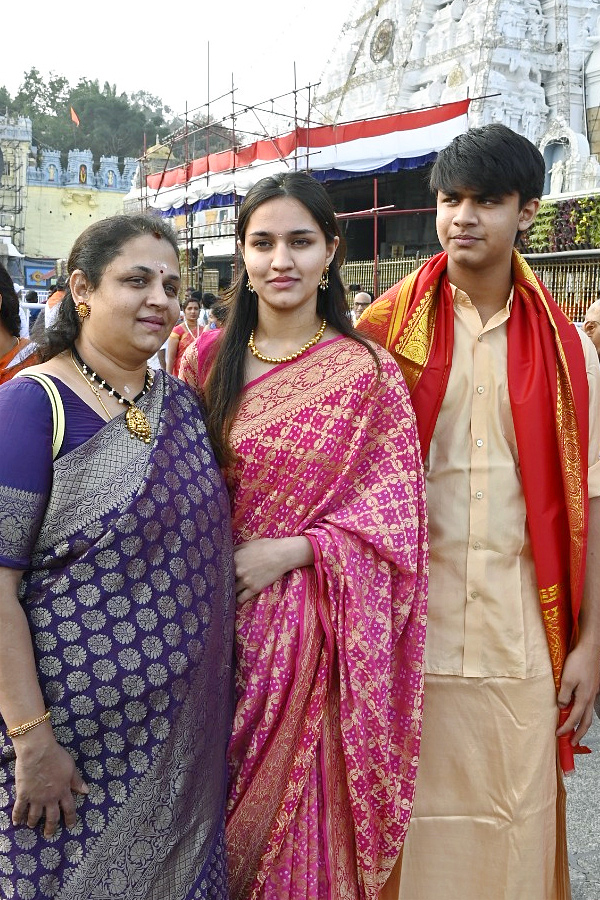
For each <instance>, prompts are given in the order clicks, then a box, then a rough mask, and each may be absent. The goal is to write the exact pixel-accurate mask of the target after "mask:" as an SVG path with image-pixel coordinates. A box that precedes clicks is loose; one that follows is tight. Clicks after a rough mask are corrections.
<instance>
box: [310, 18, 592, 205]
mask: <svg viewBox="0 0 600 900" xmlns="http://www.w3.org/2000/svg"><path fill="white" fill-rule="evenodd" d="M599 16H600V2H599V0H487V2H486V3H483V2H482V0H356V2H355V3H354V5H353V6H352V7H351V10H350V13H349V15H348V18H347V21H346V24H345V25H344V26H343V28H342V31H341V34H340V36H339V38H338V39H337V40H336V41H334V42H333V45H334V47H335V50H334V52H333V54H332V56H331V58H330V59H329V61H328V63H327V65H326V67H325V69H324V71H323V74H322V76H321V84H320V87H319V89H318V94H317V96H316V98H315V103H314V107H313V114H312V117H313V120H314V119H316V118H318V117H320V118H321V119H322V121H324V122H331V123H335V122H342V121H349V120H352V119H359V118H362V117H371V116H377V115H386V114H389V113H392V112H400V111H402V110H406V109H420V108H424V107H428V106H435V105H437V104H439V103H447V102H450V101H453V100H462V99H464V98H465V97H471V98H473V102H472V104H471V107H470V112H469V124H470V125H471V126H478V125H484V124H487V123H489V122H503V123H504V124H505V125H508V126H509V127H510V128H513V129H514V130H515V131H518V132H520V133H521V134H524V135H526V136H527V137H528V138H529V139H530V140H532V141H533V142H534V143H536V144H537V145H538V146H539V147H540V149H541V150H542V152H543V153H544V157H545V159H546V165H547V170H548V180H547V185H546V190H547V192H549V193H552V194H557V193H562V192H565V191H569V192H573V191H578V190H582V189H593V188H595V187H597V186H599V185H600V178H598V177H597V176H596V174H595V172H596V169H597V168H600V167H598V164H597V161H596V160H595V158H594V157H593V156H592V157H591V158H590V144H589V139H588V138H589V137H591V135H589V134H588V127H590V129H591V125H592V124H594V123H595V122H596V120H598V128H596V129H594V147H593V150H595V151H597V150H598V149H600V35H599V32H598V24H599ZM586 89H587V90H586ZM592 103H593V106H592ZM592 111H595V114H593V115H592V116H590V113H591V112H592ZM590 118H592V120H593V122H590ZM592 182H594V183H593V184H592Z"/></svg>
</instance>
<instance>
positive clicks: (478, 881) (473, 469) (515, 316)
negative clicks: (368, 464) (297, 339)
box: [358, 124, 600, 900]
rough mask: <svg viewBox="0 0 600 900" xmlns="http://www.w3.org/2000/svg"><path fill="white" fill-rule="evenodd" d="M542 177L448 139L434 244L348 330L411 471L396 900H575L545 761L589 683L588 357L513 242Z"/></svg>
mask: <svg viewBox="0 0 600 900" xmlns="http://www.w3.org/2000/svg"><path fill="white" fill-rule="evenodd" d="M544 177H545V164H544V159H543V157H542V155H541V153H540V152H539V150H538V149H537V148H536V147H535V146H534V145H533V144H532V143H531V142H530V141H528V140H527V139H526V138H525V137H523V136H521V135H519V134H516V133H515V132H513V131H511V130H510V129H509V128H506V127H505V126H504V125H499V124H498V125H497V124H494V125H488V126H485V127H483V128H475V129H471V130H469V131H467V132H466V133H464V134H461V135H459V136H458V137H456V138H455V139H454V140H453V141H452V142H451V143H450V144H449V146H448V147H446V148H445V149H443V150H442V151H441V152H440V153H439V155H438V157H437V160H436V162H435V163H434V165H433V168H432V170H431V175H430V185H431V188H432V190H433V191H434V192H435V193H436V194H437V232H438V237H439V240H440V243H441V245H442V247H443V252H442V253H439V254H437V255H436V256H434V257H433V258H432V259H430V260H429V261H428V262H426V263H425V264H424V265H423V266H421V267H420V268H419V269H418V270H417V271H416V272H413V273H412V274H411V275H409V276H408V277H407V278H406V279H404V280H403V281H401V282H400V283H399V284H397V285H394V287H392V288H390V290H389V291H387V292H386V293H385V294H384V295H383V296H382V297H380V298H379V299H378V300H376V301H375V303H373V304H372V306H369V307H368V308H367V310H366V312H365V313H364V314H363V316H362V318H361V320H360V322H359V326H358V327H359V332H360V333H362V334H364V335H367V336H369V337H371V338H373V339H376V340H378V341H379V342H380V343H382V344H383V345H384V346H387V347H389V348H390V350H391V351H392V352H393V354H394V355H395V357H396V359H397V361H398V363H399V364H400V366H401V368H402V369H403V371H404V373H405V376H406V378H407V382H408V384H409V387H410V390H411V397H412V402H413V405H414V408H415V411H416V415H417V421H418V423H419V436H420V439H421V444H422V448H423V455H424V458H425V469H426V472H427V500H428V507H429V523H430V527H429V534H430V539H431V569H430V592H429V618H428V625H427V644H426V651H425V673H426V675H425V707H424V717H423V741H422V752H421V762H420V768H419V776H418V779H417V789H416V794H415V806H414V812H413V818H412V820H411V824H410V827H409V830H408V836H407V840H406V845H405V848H404V855H403V859H402V870H401V881H400V898H402V900H415V898H419V900H439V898H442V897H443V898H444V900H483V898H485V900H492V898H499V897H502V898H503V900H524V898H527V900H566V898H568V897H570V896H571V893H570V886H569V866H568V859H567V847H566V823H565V791H564V786H563V778H562V774H561V768H562V770H563V771H565V772H567V771H570V770H572V769H573V766H574V764H573V753H574V752H576V751H577V750H578V748H579V742H580V741H581V739H582V737H583V736H584V734H585V733H586V731H587V729H588V728H589V725H590V722H591V717H592V710H593V703H594V697H595V694H596V691H597V689H598V679H599V677H600V567H599V563H600V497H599V496H598V494H599V493H600V491H599V484H598V474H599V471H598V463H597V460H598V450H599V443H600V428H599V413H600V394H599V390H600V366H599V364H598V357H597V355H596V353H595V351H594V348H593V346H592V344H591V343H590V341H589V340H588V338H587V337H586V335H585V334H583V333H582V332H581V331H580V330H579V329H577V328H576V327H575V326H574V325H573V324H572V323H571V322H569V321H568V319H567V318H566V317H565V316H564V314H563V313H562V312H561V310H560V309H559V307H558V305H557V304H556V303H555V302H554V300H553V299H552V297H551V296H550V294H549V292H548V291H547V289H546V288H545V286H544V285H543V284H542V283H541V282H540V281H539V279H538V278H537V277H536V276H535V274H534V273H533V272H532V271H531V269H530V268H529V266H528V264H527V263H526V261H525V260H524V259H523V257H522V256H521V255H520V254H519V253H518V252H517V251H516V250H515V249H514V244H515V240H516V237H517V236H518V235H520V234H521V233H523V232H525V231H526V230H527V229H528V228H529V227H530V225H531V224H532V222H533V221H534V219H535V216H536V214H537V211H538V208H539V205H540V199H539V198H540V196H541V193H542V190H543V186H544ZM588 467H589V495H590V496H591V497H592V498H593V499H591V500H590V501H589V541H588ZM586 546H587V551H586ZM557 738H558V740H557ZM557 758H558V761H559V763H560V765H559V766H558V769H557Z"/></svg>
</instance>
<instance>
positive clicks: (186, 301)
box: [181, 294, 202, 309]
mask: <svg viewBox="0 0 600 900" xmlns="http://www.w3.org/2000/svg"><path fill="white" fill-rule="evenodd" d="M190 303H195V304H196V306H197V307H198V309H201V307H202V303H201V302H200V300H198V298H197V297H194V295H193V294H190V296H189V297H184V300H183V303H182V304H181V308H182V309H186V308H187V307H188V306H189V305H190Z"/></svg>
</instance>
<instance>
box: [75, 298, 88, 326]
mask: <svg viewBox="0 0 600 900" xmlns="http://www.w3.org/2000/svg"><path fill="white" fill-rule="evenodd" d="M75 309H76V310H77V315H78V316H79V321H80V322H83V320H84V319H87V317H88V316H89V315H90V313H91V311H92V307H91V306H90V304H89V303H88V302H87V301H86V300H80V301H79V303H77V304H76V306H75Z"/></svg>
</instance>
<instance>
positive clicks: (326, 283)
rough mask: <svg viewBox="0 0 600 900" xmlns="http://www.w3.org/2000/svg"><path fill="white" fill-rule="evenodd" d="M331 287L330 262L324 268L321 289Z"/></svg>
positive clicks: (324, 289) (320, 282)
mask: <svg viewBox="0 0 600 900" xmlns="http://www.w3.org/2000/svg"><path fill="white" fill-rule="evenodd" d="M328 287H329V264H328V265H326V266H325V268H324V269H323V274H322V275H321V280H320V281H319V290H321V291H326V290H327V288H328Z"/></svg>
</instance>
